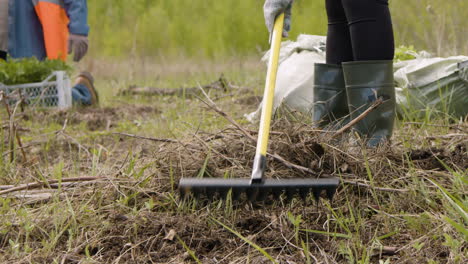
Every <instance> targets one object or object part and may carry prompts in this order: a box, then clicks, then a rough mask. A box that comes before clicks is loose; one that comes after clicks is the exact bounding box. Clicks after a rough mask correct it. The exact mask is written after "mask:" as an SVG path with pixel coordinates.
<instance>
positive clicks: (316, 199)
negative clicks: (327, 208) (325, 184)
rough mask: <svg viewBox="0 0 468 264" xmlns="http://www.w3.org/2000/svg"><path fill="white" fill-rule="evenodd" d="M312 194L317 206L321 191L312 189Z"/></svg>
mask: <svg viewBox="0 0 468 264" xmlns="http://www.w3.org/2000/svg"><path fill="white" fill-rule="evenodd" d="M312 193H313V194H314V199H315V201H316V202H317V204H318V202H319V200H320V194H321V193H322V189H320V188H313V189H312Z"/></svg>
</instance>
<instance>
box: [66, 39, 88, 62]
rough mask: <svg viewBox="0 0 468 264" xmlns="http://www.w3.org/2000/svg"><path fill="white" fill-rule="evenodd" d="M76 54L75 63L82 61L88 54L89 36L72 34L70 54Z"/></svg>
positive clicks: (69, 42)
mask: <svg viewBox="0 0 468 264" xmlns="http://www.w3.org/2000/svg"><path fill="white" fill-rule="evenodd" d="M72 52H74V53H75V55H74V56H73V60H74V61H80V60H81V59H82V58H83V57H84V56H85V55H86V53H87V52H88V36H82V35H75V34H70V36H69V37H68V54H71V53H72Z"/></svg>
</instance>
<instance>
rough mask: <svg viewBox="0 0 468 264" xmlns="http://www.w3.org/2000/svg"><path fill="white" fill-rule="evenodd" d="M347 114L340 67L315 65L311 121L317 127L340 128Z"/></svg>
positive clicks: (344, 88)
mask: <svg viewBox="0 0 468 264" xmlns="http://www.w3.org/2000/svg"><path fill="white" fill-rule="evenodd" d="M348 114H349V111H348V103H347V98H346V87H345V82H344V77H343V68H342V67H341V65H333V64H323V63H316V64H315V75H314V104H313V108H312V121H313V122H314V124H315V125H316V126H317V127H324V126H327V125H329V124H332V126H334V127H336V126H340V125H342V124H343V123H344V122H345V121H344V117H346V116H347V115H348Z"/></svg>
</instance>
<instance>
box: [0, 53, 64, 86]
mask: <svg viewBox="0 0 468 264" xmlns="http://www.w3.org/2000/svg"><path fill="white" fill-rule="evenodd" d="M53 71H67V72H70V71H71V67H70V66H68V65H67V64H66V63H65V62H63V61H61V60H44V61H39V60H38V59H36V58H35V57H33V58H25V59H9V60H8V61H3V60H0V83H3V84H6V85H15V84H24V83H33V82H41V81H43V80H44V79H45V78H47V77H48V76H49V75H50V74H51V73H52V72H53Z"/></svg>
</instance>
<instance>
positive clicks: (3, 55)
mask: <svg viewBox="0 0 468 264" xmlns="http://www.w3.org/2000/svg"><path fill="white" fill-rule="evenodd" d="M6 58H7V53H6V51H3V50H0V59H2V60H6Z"/></svg>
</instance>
